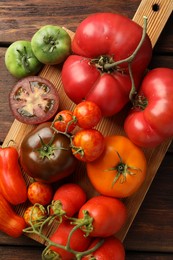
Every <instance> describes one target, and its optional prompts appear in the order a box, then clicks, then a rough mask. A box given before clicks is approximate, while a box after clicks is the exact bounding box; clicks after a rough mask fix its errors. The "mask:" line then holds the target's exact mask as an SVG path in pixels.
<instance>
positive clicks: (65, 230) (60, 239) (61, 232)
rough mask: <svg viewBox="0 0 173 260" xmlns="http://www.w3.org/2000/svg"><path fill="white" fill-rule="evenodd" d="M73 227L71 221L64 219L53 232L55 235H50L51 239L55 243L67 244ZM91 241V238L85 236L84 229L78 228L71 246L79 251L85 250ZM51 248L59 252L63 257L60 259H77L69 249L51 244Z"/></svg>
mask: <svg viewBox="0 0 173 260" xmlns="http://www.w3.org/2000/svg"><path fill="white" fill-rule="evenodd" d="M73 227H74V226H73V225H71V224H70V223H69V222H67V221H63V222H62V223H61V224H60V225H59V226H58V228H57V230H56V231H55V232H54V233H53V235H52V236H51V237H50V240H51V241H53V242H54V243H57V244H60V245H64V246H65V245H66V244H67V240H68V237H69V233H70V231H71V230H72V228H73ZM90 242H91V238H89V237H85V236H84V233H83V231H82V230H81V229H79V228H78V229H77V230H76V231H75V232H74V233H73V235H72V236H71V239H70V248H71V249H72V250H75V251H78V252H83V251H85V250H86V249H87V248H88V247H89V244H90ZM50 249H51V250H53V251H55V252H57V253H58V254H59V255H60V257H61V258H60V259H63V260H71V259H75V256H74V254H73V253H71V252H68V251H67V250H64V249H61V248H58V247H55V246H51V247H50Z"/></svg>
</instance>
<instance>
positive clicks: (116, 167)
mask: <svg viewBox="0 0 173 260" xmlns="http://www.w3.org/2000/svg"><path fill="white" fill-rule="evenodd" d="M146 169H147V162H146V158H145V155H144V153H143V151H142V150H141V149H140V148H139V147H137V146H136V145H135V144H133V143H132V142H131V141H130V140H129V139H128V138H127V137H125V136H106V137H105V149H104V152H103V153H102V155H101V156H100V157H99V158H98V160H96V161H94V162H92V163H88V164H87V174H88V177H89V179H90V181H91V183H92V185H93V187H94V188H95V189H96V190H97V191H98V192H99V193H101V194H103V195H107V196H113V197H119V198H122V197H128V196H130V195H132V194H133V193H134V192H136V191H137V190H138V189H139V187H140V186H141V185H142V183H143V182H144V179H145V176H146Z"/></svg>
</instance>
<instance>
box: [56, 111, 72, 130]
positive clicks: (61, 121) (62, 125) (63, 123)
mask: <svg viewBox="0 0 173 260" xmlns="http://www.w3.org/2000/svg"><path fill="white" fill-rule="evenodd" d="M76 121H77V120H76V118H75V117H74V116H73V112H72V111H70V110H62V111H60V112H59V113H58V114H57V115H56V116H55V118H54V122H53V127H55V128H56V129H57V130H58V131H60V132H67V133H70V132H72V131H73V130H74V129H75V127H76Z"/></svg>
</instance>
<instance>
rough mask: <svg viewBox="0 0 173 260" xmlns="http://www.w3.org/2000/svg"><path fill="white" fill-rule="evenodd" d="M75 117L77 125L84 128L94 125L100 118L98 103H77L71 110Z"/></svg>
mask: <svg viewBox="0 0 173 260" xmlns="http://www.w3.org/2000/svg"><path fill="white" fill-rule="evenodd" d="M73 115H74V116H75V117H76V119H77V125H78V126H79V127H81V128H84V129H90V128H93V127H95V126H96V125H97V124H98V123H99V121H100V120H101V118H102V113H101V110H100V108H99V106H98V105H96V104H95V103H94V102H92V101H83V102H81V103H79V104H78V105H77V106H76V107H75V109H74V112H73Z"/></svg>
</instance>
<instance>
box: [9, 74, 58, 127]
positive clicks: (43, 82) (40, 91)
mask: <svg viewBox="0 0 173 260" xmlns="http://www.w3.org/2000/svg"><path fill="white" fill-rule="evenodd" d="M9 102H10V108H11V110H12V112H13V114H14V116H15V118H16V119H17V120H19V121H20V122H22V123H25V124H40V123H42V122H45V121H48V120H50V119H51V118H52V117H53V116H54V115H55V113H56V112H57V110H58V107H59V96H58V92H57V90H56V88H55V87H54V85H53V84H52V83H51V82H50V81H49V80H47V79H44V78H42V77H39V76H29V77H26V78H23V79H21V80H19V81H18V82H17V84H16V85H15V86H14V87H13V88H12V90H11V92H10V97H9Z"/></svg>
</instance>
